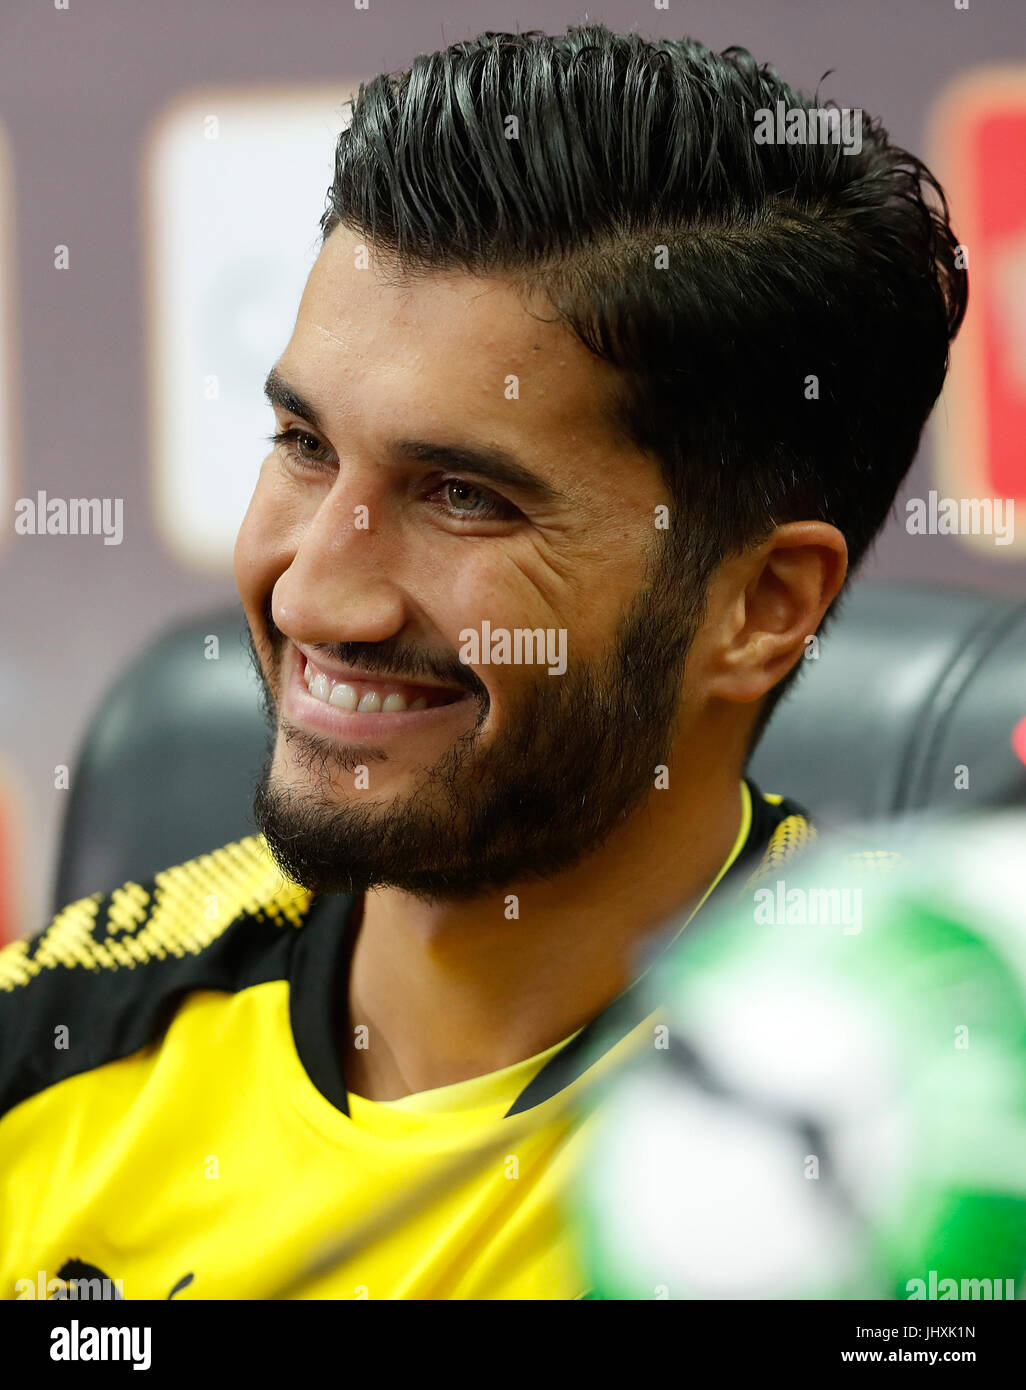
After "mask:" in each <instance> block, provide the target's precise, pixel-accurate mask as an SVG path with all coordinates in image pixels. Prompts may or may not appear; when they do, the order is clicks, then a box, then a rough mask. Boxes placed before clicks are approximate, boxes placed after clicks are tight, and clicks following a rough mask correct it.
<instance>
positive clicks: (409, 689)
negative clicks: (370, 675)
mask: <svg viewBox="0 0 1026 1390" xmlns="http://www.w3.org/2000/svg"><path fill="white" fill-rule="evenodd" d="M300 660H301V661H305V663H306V664H305V666H304V668H303V680H304V682H305V683H306V688H307V690H308V691H309V692H310V694H311V695H312V696H313V698H314V699H315V700H319V701H320V702H321V704H325V705H331V706H332V708H334V709H338V710H342V711H343V712H348V713H350V714H403V713H405V712H407V711H410V712H414V711H416V710H424V709H435V708H437V707H439V706H441V705H452V704H455V703H456V702H457V701H459V700H465V699H466V698H467V692H466V691H464V690H455V689H452V688H451V687H445V686H439V685H418V684H416V683H414V682H412V681H392V680H388V679H377V680H372V679H367V680H364V679H357V678H355V677H339V676H335V675H333V674H332V673H331V672H329V671H325V670H323V669H322V668H321V667H319V666H318V665H317V663H316V662H314V661H311V660H310V659H309V658H308V657H306V656H305V654H303V653H300Z"/></svg>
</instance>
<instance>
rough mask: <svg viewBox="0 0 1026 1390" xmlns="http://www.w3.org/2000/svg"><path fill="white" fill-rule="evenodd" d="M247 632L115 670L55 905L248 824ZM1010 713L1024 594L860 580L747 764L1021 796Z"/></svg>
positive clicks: (1022, 669)
mask: <svg viewBox="0 0 1026 1390" xmlns="http://www.w3.org/2000/svg"><path fill="white" fill-rule="evenodd" d="M244 634H245V619H244V618H243V615H242V611H241V609H240V608H238V607H234V608H230V609H223V610H220V611H218V612H216V613H214V614H212V615H208V616H207V617H201V618H198V619H195V620H191V621H189V622H188V623H186V624H185V625H184V626H182V627H179V628H176V629H175V630H173V631H171V632H170V633H168V634H167V635H165V636H163V637H162V638H160V640H158V641H157V642H156V643H155V644H154V645H153V646H151V647H150V648H149V649H148V650H147V651H145V652H144V653H143V654H142V655H141V656H140V657H139V658H138V659H137V660H136V661H135V662H134V663H133V664H132V665H131V666H130V667H129V669H128V670H127V671H126V672H125V673H124V674H123V675H121V676H119V678H118V680H117V681H116V683H115V684H114V686H113V688H112V689H111V691H110V693H109V695H108V696H107V697H106V699H105V700H104V701H103V703H102V705H101V707H100V711H99V713H98V714H97V715H96V717H95V718H94V719H93V721H92V723H91V725H90V726H89V728H88V730H87V732H86V735H85V738H84V741H83V746H82V748H81V751H80V754H79V757H78V760H77V763H76V766H75V769H74V771H73V780H72V791H71V795H70V800H69V804H68V809H67V812H66V818H65V823H64V827H63V832H62V839H61V848H60V857H59V864H58V872H57V881H56V891H55V898H54V905H55V909H56V908H58V907H63V906H64V905H65V904H66V903H68V902H71V901H74V900H75V899H77V898H80V897H84V896H86V895H88V894H90V893H93V892H95V891H96V890H98V889H104V890H106V889H109V888H112V887H115V886H116V885H117V884H119V883H121V882H124V881H125V880H126V879H135V880H136V881H139V880H144V879H146V878H149V877H151V876H152V875H153V874H154V873H156V872H158V871H159V870H160V869H163V868H167V867H168V866H170V865H172V864H177V863H180V862H182V861H183V860H185V859H190V858H193V857H194V856H196V855H198V854H202V853H204V852H206V851H208V850H210V849H214V848H216V847H217V846H219V845H222V844H226V843H227V842H228V841H230V840H233V839H237V838H239V837H241V836H243V835H247V834H252V833H253V829H254V825H253V821H252V816H251V804H252V794H253V789H254V786H255V784H256V781H257V779H258V777H259V775H260V772H261V769H262V767H263V763H264V759H265V757H266V754H267V750H268V743H269V735H268V731H267V726H266V724H265V722H264V718H263V715H262V713H261V711H260V701H259V691H258V684H257V680H256V677H255V675H254V673H253V672H252V670H251V667H250V663H249V658H248V655H247V651H246V643H245V636H244ZM212 636H216V637H217V639H218V648H219V654H218V657H217V659H216V660H212V659H209V656H208V653H209V652H210V651H211V644H210V642H209V639H210V637H212ZM1024 718H1026V602H1021V601H1018V600H1013V599H1009V598H1004V597H997V596H991V595H980V594H965V593H960V592H937V591H933V590H924V589H915V588H910V587H907V586H896V585H891V584H882V583H878V582H868V581H863V582H861V583H858V584H855V585H853V586H852V590H851V592H850V594H849V595H848V596H847V597H846V600H845V605H844V608H843V610H842V611H840V612H839V614H838V616H837V617H836V619H835V622H834V625H833V626H832V627H830V628H829V629H828V631H827V633H826V634H825V636H824V638H823V641H822V644H821V648H820V652H819V658H818V660H810V661H808V662H807V663H806V668H805V670H804V672H803V675H802V677H801V679H800V680H799V682H798V683H797V687H796V689H795V690H794V692H793V693H792V694H790V695H789V696H788V697H786V698H785V699H784V700H783V701H782V702H781V705H780V706H779V708H778V710H777V711H776V713H775V714H774V717H773V719H772V721H771V723H770V725H769V727H768V729H767V731H766V733H765V735H764V736H763V740H762V742H761V743H760V745H759V747H758V748H757V750H756V753H755V756H754V758H753V760H752V763H751V767H750V769H749V770H750V772H751V775H752V777H753V778H754V780H755V781H756V782H757V783H758V784H759V786H761V787H762V789H763V790H764V791H778V792H782V793H784V794H786V795H787V796H790V797H793V798H794V799H795V800H797V801H799V802H801V803H802V804H804V805H805V806H806V807H807V808H808V809H809V811H810V812H812V814H813V816H817V815H819V816H821V817H826V818H827V819H828V820H836V821H846V820H852V819H867V818H870V817H877V816H888V815H891V816H893V815H901V814H904V813H907V812H912V811H917V810H921V809H924V808H927V807H929V808H931V809H933V810H937V811H944V810H947V811H951V812H958V811H962V810H967V809H969V808H972V807H979V806H998V805H1005V804H1012V803H1018V804H1026V766H1024V765H1023V762H1022V761H1021V760H1020V758H1019V757H1017V756H1016V753H1015V751H1014V748H1013V744H1012V731H1013V729H1014V728H1015V726H1016V725H1017V724H1019V723H1020V721H1022V720H1023V719H1024ZM1020 746H1021V744H1020ZM960 768H964V769H965V771H964V772H963V773H960V772H959V769H960ZM961 783H965V785H960V784H961Z"/></svg>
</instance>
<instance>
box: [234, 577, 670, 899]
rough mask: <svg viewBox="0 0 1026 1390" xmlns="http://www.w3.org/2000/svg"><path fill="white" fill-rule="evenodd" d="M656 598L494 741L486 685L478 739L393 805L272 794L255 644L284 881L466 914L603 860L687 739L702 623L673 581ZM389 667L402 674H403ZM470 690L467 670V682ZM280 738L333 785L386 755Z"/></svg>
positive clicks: (531, 698)
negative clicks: (697, 630) (690, 664)
mask: <svg viewBox="0 0 1026 1390" xmlns="http://www.w3.org/2000/svg"><path fill="white" fill-rule="evenodd" d="M661 588H662V591H663V594H664V595H666V596H664V597H662V598H660V597H659V596H658V593H659V591H658V590H654V589H652V588H645V589H643V590H642V591H641V592H640V594H639V595H638V596H637V598H636V599H635V600H634V602H633V604H632V605H631V608H630V609H629V611H628V612H627V613H625V614H624V616H623V617H622V619H621V622H620V624H619V628H618V631H617V636H616V640H615V642H614V646H613V650H612V652H611V653H610V654H609V656H608V657H607V659H606V660H605V661H604V662H602V663H601V664H599V665H596V666H591V665H587V664H577V665H575V664H573V663H571V664H568V666H567V670H566V672H565V674H564V675H563V676H561V677H553V676H549V675H548V674H547V673H546V672H545V670H544V668H540V670H539V675H538V679H537V680H536V681H535V682H534V684H533V685H532V686H531V687H530V688H529V690H528V692H527V694H526V696H525V697H524V699H523V701H522V703H521V705H520V707H519V708H518V709H515V710H512V709H511V710H509V711H508V723H507V727H506V728H505V729H504V730H502V731H500V733H499V734H497V735H496V736H495V737H494V738H493V739H492V740H490V741H489V742H482V734H481V725H482V723H483V720H484V716H485V714H486V712H487V694H486V692H485V691H484V687H483V685H482V684H481V683H480V682H479V681H478V682H476V685H475V687H474V691H475V693H477V691H478V690H479V691H480V692H481V693H480V694H479V695H478V698H479V700H482V701H483V705H482V714H481V718H480V719H479V721H478V724H477V725H476V727H475V728H474V729H472V730H471V731H470V732H469V733H467V734H465V735H464V736H462V737H461V738H460V739H459V740H457V742H456V743H455V744H454V745H453V747H452V748H450V749H449V750H448V752H447V753H446V754H445V755H444V756H443V757H442V758H441V759H440V760H439V761H438V762H437V763H435V764H434V765H433V766H432V767H430V768H428V769H427V771H426V772H425V775H424V777H423V779H422V780H421V782H420V784H419V786H418V787H417V788H416V790H415V791H413V792H412V793H411V794H409V795H408V796H405V797H402V798H400V797H396V798H395V799H394V800H393V801H392V803H391V804H390V805H389V804H386V803H384V802H380V801H378V802H366V803H361V804H359V805H354V804H352V803H348V804H344V805H339V804H338V802H335V801H332V800H331V799H330V798H329V797H327V796H322V795H320V794H319V793H318V791H316V790H315V791H311V790H308V789H307V790H302V791H297V790H294V789H292V788H289V787H282V786H278V785H275V783H274V782H273V781H272V779H271V766H272V762H273V757H274V740H275V738H276V735H277V719H276V715H275V712H274V702H273V697H272V695H271V692H270V689H269V687H268V685H267V681H266V678H265V677H264V675H263V672H262V669H261V666H260V662H259V660H258V658H257V655H256V652H255V649H254V647H253V641H252V636H250V654H251V656H252V658H253V663H254V667H255V669H256V671H257V673H258V676H259V678H260V681H261V685H262V687H263V696H264V713H265V716H266V717H267V719H268V723H269V725H270V727H271V729H272V740H271V749H270V751H269V753H268V757H267V761H266V763H265V765H264V769H263V772H262V774H261V778H260V783H259V786H258V787H257V791H256V795H255V798H254V814H255V817H256V821H257V825H258V828H259V830H260V831H261V832H262V833H263V835H264V836H265V838H266V840H267V844H268V846H269V848H270V850H271V853H272V855H273V856H274V859H275V861H276V863H277V864H278V867H279V868H280V869H281V871H282V873H283V874H285V875H286V876H287V877H288V878H289V879H291V880H292V881H293V882H295V883H298V884H300V885H301V886H302V887H305V888H306V889H308V890H309V891H310V892H311V893H315V894H319V893H362V892H365V891H366V890H367V889H368V888H373V887H394V888H399V889H402V890H404V891H405V892H408V893H411V894H413V895H414V896H416V897H419V898H423V899H425V900H428V901H436V902H437V901H453V900H463V901H466V900H470V899H472V898H475V897H477V896H479V895H482V894H485V893H487V892H490V891H494V890H496V889H501V888H506V887H508V886H509V885H511V884H516V883H518V882H523V881H525V880H530V879H540V878H548V877H551V876H553V875H555V874H558V873H560V872H561V871H563V870H566V869H568V868H570V867H571V866H573V865H574V864H575V863H577V862H578V861H579V860H580V859H581V858H582V857H583V856H584V855H585V854H587V853H588V852H589V851H592V850H595V849H597V848H598V847H599V846H600V845H601V844H602V843H603V842H604V841H605V840H606V839H607V838H608V836H609V835H610V834H611V833H612V832H613V831H614V830H615V829H616V828H617V826H618V825H620V824H621V823H622V822H623V821H624V820H625V819H626V818H627V817H628V816H629V815H630V814H631V812H632V811H633V810H634V809H635V808H636V807H637V806H638V804H639V803H640V802H641V801H642V800H643V799H644V798H645V796H646V795H647V794H648V793H649V792H650V791H651V790H652V788H653V784H654V781H655V777H656V767H657V765H659V764H663V763H666V762H667V761H668V754H669V750H670V748H671V746H672V743H673V737H674V734H675V731H676V718H677V710H678V706H679V702H680V695H681V683H682V677H683V672H684V663H685V658H686V655H687V651H688V648H689V646H690V643H691V640H692V637H693V635H694V614H692V616H691V618H690V619H689V620H685V619H684V617H683V615H682V610H683V609H684V605H683V604H682V602H681V598H680V594H679V591H678V593H677V594H674V595H673V597H672V599H671V598H670V597H669V596H668V593H669V591H671V590H672V588H673V586H672V585H670V584H667V583H666V581H665V579H664V581H663V585H662V586H661ZM264 617H265V622H267V623H268V628H267V630H268V632H269V634H271V640H272V641H274V642H275V646H276V650H277V651H279V652H280V651H281V645H280V643H282V642H283V639H282V638H281V634H280V633H277V629H276V628H275V626H274V624H273V622H272V621H271V620H270V614H269V612H268V611H265V614H264ZM275 634H277V640H276V637H275ZM386 646H387V644H384V643H381V644H375V647H376V651H375V655H376V656H378V657H379V659H382V666H381V669H389V667H388V666H387V665H385V664H384V661H383V658H384V657H385V656H386V654H387V653H386ZM340 650H347V649H345V648H340ZM348 650H353V649H348ZM363 650H364V651H371V650H372V648H370V647H364V648H363ZM279 666H280V663H279ZM391 669H393V670H395V671H396V673H397V674H399V673H400V669H401V664H400V665H399V666H396V667H393V668H391ZM407 674H411V673H410V672H409V668H408V667H407ZM471 680H475V678H474V675H473V673H468V672H467V671H464V674H463V677H462V681H463V683H464V684H469V683H470V681H471ZM284 737H285V738H286V741H287V743H288V746H289V749H290V752H291V754H292V757H293V759H294V760H295V761H296V762H299V763H301V764H302V765H304V766H306V767H308V768H311V767H316V768H317V770H318V772H319V773H321V774H322V782H323V785H324V786H325V787H330V786H331V785H332V782H333V774H334V773H336V772H338V771H352V769H353V767H354V766H355V765H357V764H358V763H361V762H362V763H370V762H371V761H372V759H373V758H374V757H375V756H377V758H378V759H380V758H381V757H382V756H383V755H381V754H377V755H375V754H374V753H373V752H372V751H371V750H367V749H360V750H355V749H351V748H340V747H339V745H338V744H335V743H332V742H330V741H329V740H326V739H321V738H318V737H317V736H315V735H311V734H308V733H305V732H303V731H301V730H298V729H296V728H295V727H294V726H289V727H287V728H286V729H285V730H284Z"/></svg>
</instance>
